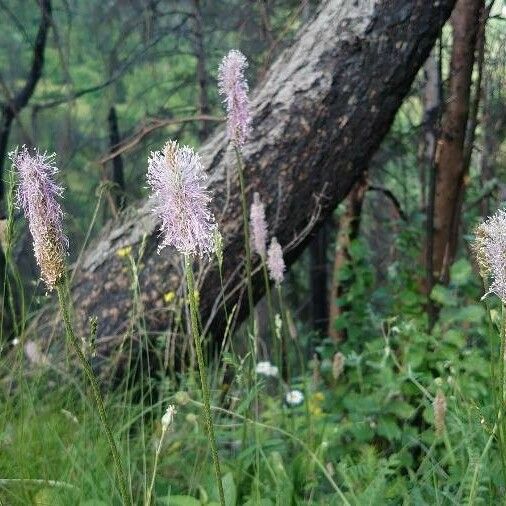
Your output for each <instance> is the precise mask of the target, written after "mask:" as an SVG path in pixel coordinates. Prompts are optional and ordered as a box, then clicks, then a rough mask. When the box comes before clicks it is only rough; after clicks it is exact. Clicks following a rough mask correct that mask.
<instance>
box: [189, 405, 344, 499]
mask: <svg viewBox="0 0 506 506" xmlns="http://www.w3.org/2000/svg"><path fill="white" fill-rule="evenodd" d="M191 402H192V404H195V405H197V406H199V405H201V404H202V403H200V402H197V401H194V400H192V401H191ZM213 410H214V411H218V412H221V413H225V414H227V415H229V416H232V417H234V418H237V419H239V420H242V421H243V422H245V423H249V424H253V425H257V426H258V427H262V428H264V429H267V430H271V431H273V432H277V433H278V434H282V435H284V436H286V437H288V438H289V439H291V440H292V441H294V442H295V443H297V444H298V445H300V446H301V447H302V448H303V450H304V451H305V452H306V453H307V454H308V455H309V457H310V458H311V459H312V460H313V462H314V463H315V464H316V465H317V467H318V468H319V469H320V471H321V472H322V474H323V475H324V476H325V478H326V479H327V481H328V482H329V484H330V485H331V486H332V488H333V489H334V491H335V492H336V493H337V495H338V496H339V498H340V499H341V501H342V504H344V505H345V506H351V504H350V502H349V501H348V499H346V496H345V495H344V493H343V491H342V490H341V489H340V488H339V486H338V485H337V483H336V482H335V481H334V479H333V478H332V476H331V474H330V473H329V472H328V470H327V468H326V467H325V466H324V465H323V463H322V462H321V461H320V459H319V458H318V456H317V455H316V454H315V453H314V452H313V451H312V450H311V448H310V447H309V446H308V445H307V444H306V443H305V442H304V441H303V440H302V439H300V438H298V437H297V436H295V435H294V434H292V433H291V432H288V431H286V430H284V429H282V428H280V427H275V426H273V425H268V424H266V423H262V422H257V421H256V420H251V419H249V418H248V417H246V416H244V415H240V414H239V413H236V412H234V411H230V410H228V409H225V408H221V407H219V406H213Z"/></svg>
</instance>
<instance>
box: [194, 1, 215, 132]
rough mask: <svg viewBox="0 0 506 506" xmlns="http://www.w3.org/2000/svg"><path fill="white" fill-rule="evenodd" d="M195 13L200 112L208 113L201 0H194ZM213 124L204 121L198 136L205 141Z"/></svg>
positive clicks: (209, 109)
mask: <svg viewBox="0 0 506 506" xmlns="http://www.w3.org/2000/svg"><path fill="white" fill-rule="evenodd" d="M193 13H194V37H195V57H196V58H197V69H196V73H197V85H198V114H200V115H207V114H210V112H211V107H210V105H209V96H208V91H207V88H208V86H209V76H208V74H207V67H206V61H207V58H206V52H205V44H204V22H203V19H202V9H201V0H193ZM210 127H211V125H210V123H209V122H208V121H202V122H201V123H200V126H199V132H198V136H199V139H200V140H201V141H204V140H205V139H206V138H207V137H208V136H209V134H210V132H211V129H210Z"/></svg>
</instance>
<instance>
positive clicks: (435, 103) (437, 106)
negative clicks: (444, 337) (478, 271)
mask: <svg viewBox="0 0 506 506" xmlns="http://www.w3.org/2000/svg"><path fill="white" fill-rule="evenodd" d="M424 70H425V86H424V90H423V95H422V99H423V106H424V115H423V140H422V142H421V144H420V147H419V158H418V162H419V164H420V171H421V172H422V173H423V174H427V175H428V177H427V178H424V181H423V184H424V187H425V183H427V187H426V192H425V193H426V198H425V197H424V198H423V199H422V203H423V207H424V209H425V214H426V227H425V238H426V242H425V258H424V263H425V273H426V274H425V279H424V280H423V284H422V289H423V291H424V293H425V294H426V296H427V302H426V312H427V318H428V327H429V329H431V328H432V327H433V325H434V323H435V321H436V316H437V310H436V306H435V305H434V302H433V300H432V299H431V297H430V294H431V292H432V287H433V285H434V270H433V252H434V199H435V192H436V166H435V153H436V141H437V136H438V132H439V129H440V124H441V111H442V85H441V81H442V79H441V44H438V47H437V49H436V48H435V49H434V51H433V53H432V55H431V56H430V57H429V59H428V60H427V62H426V63H425V67H424ZM425 179H426V181H425Z"/></svg>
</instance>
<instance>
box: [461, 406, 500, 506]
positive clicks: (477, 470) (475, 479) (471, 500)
mask: <svg viewBox="0 0 506 506" xmlns="http://www.w3.org/2000/svg"><path fill="white" fill-rule="evenodd" d="M501 422H502V410H500V411H499V414H498V416H497V421H496V422H495V424H494V427H493V429H492V433H491V434H490V436H489V438H488V440H487V443H486V445H485V448H484V449H483V452H482V453H481V455H480V458H479V460H478V462H477V463H476V467H475V468H474V473H473V480H472V482H471V490H470V492H469V501H468V504H469V505H473V504H474V501H475V498H476V489H477V486H478V483H479V482H478V477H479V474H480V468H481V466H482V465H483V460H484V459H485V456H486V455H487V453H488V451H489V449H490V447H491V446H492V441H493V440H494V438H495V434H496V432H497V428H498V427H499V424H500V423H501Z"/></svg>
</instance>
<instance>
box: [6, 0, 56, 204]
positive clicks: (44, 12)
mask: <svg viewBox="0 0 506 506" xmlns="http://www.w3.org/2000/svg"><path fill="white" fill-rule="evenodd" d="M39 5H40V12H41V18H40V23H39V29H38V31H37V36H36V38H35V43H34V45H33V56H32V65H31V68H30V72H29V73H28V77H27V78H26V81H25V84H24V86H23V87H22V88H21V90H19V92H18V93H16V94H15V95H13V96H12V97H11V96H7V97H6V99H5V101H4V102H2V103H0V111H1V113H2V117H1V120H0V202H1V201H3V198H4V193H5V189H4V183H3V180H4V166H5V159H6V156H7V147H8V145H9V135H10V132H11V126H12V123H13V121H14V120H15V119H16V117H17V116H18V114H19V113H20V112H21V110H22V109H23V108H24V107H25V106H26V105H27V104H28V101H29V100H30V98H31V96H32V95H33V92H34V91H35V87H36V86H37V83H38V82H39V79H40V76H41V75H42V69H43V67H44V52H45V49H46V41H47V33H48V31H49V27H50V26H51V0H39Z"/></svg>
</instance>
